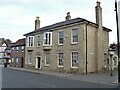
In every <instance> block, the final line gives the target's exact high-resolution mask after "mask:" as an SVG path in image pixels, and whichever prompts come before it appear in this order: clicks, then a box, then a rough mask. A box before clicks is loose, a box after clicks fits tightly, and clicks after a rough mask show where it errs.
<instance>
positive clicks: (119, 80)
mask: <svg viewBox="0 0 120 90" xmlns="http://www.w3.org/2000/svg"><path fill="white" fill-rule="evenodd" d="M115 11H116V25H117V49H118V84H119V83H120V57H119V46H120V45H119V26H118V13H117V1H116V0H115Z"/></svg>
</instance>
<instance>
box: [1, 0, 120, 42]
mask: <svg viewBox="0 0 120 90" xmlns="http://www.w3.org/2000/svg"><path fill="white" fill-rule="evenodd" d="M96 1H97V0H0V38H5V39H11V40H12V41H13V42H15V41H16V40H18V39H20V38H24V36H23V34H26V33H28V32H31V31H33V30H34V27H35V26H34V25H35V24H34V20H35V19H36V16H39V17H40V21H41V23H40V27H43V26H47V25H51V24H54V23H57V22H61V21H64V20H65V16H66V13H67V12H70V13H71V17H72V19H73V18H76V17H80V18H84V19H87V20H89V21H92V22H95V21H96V19H95V6H96ZM99 1H101V6H102V9H103V12H102V13H103V14H102V15H103V26H105V27H107V28H110V29H112V30H113V31H112V32H110V43H113V42H117V35H116V34H117V32H116V31H117V29H116V16H115V11H114V10H115V1H114V0H99ZM118 1H120V0H118Z"/></svg>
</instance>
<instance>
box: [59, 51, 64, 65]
mask: <svg viewBox="0 0 120 90" xmlns="http://www.w3.org/2000/svg"><path fill="white" fill-rule="evenodd" d="M63 64H64V59H63V53H58V66H59V67H63Z"/></svg>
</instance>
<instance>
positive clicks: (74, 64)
mask: <svg viewBox="0 0 120 90" xmlns="http://www.w3.org/2000/svg"><path fill="white" fill-rule="evenodd" d="M71 59H72V60H71V67H72V68H78V52H77V51H76V52H72V53H71Z"/></svg>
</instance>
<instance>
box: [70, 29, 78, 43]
mask: <svg viewBox="0 0 120 90" xmlns="http://www.w3.org/2000/svg"><path fill="white" fill-rule="evenodd" d="M75 29H77V30H78V28H77V27H76V28H72V30H71V44H77V43H78V41H79V34H78V41H77V42H73V30H75ZM78 32H79V30H78Z"/></svg>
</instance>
